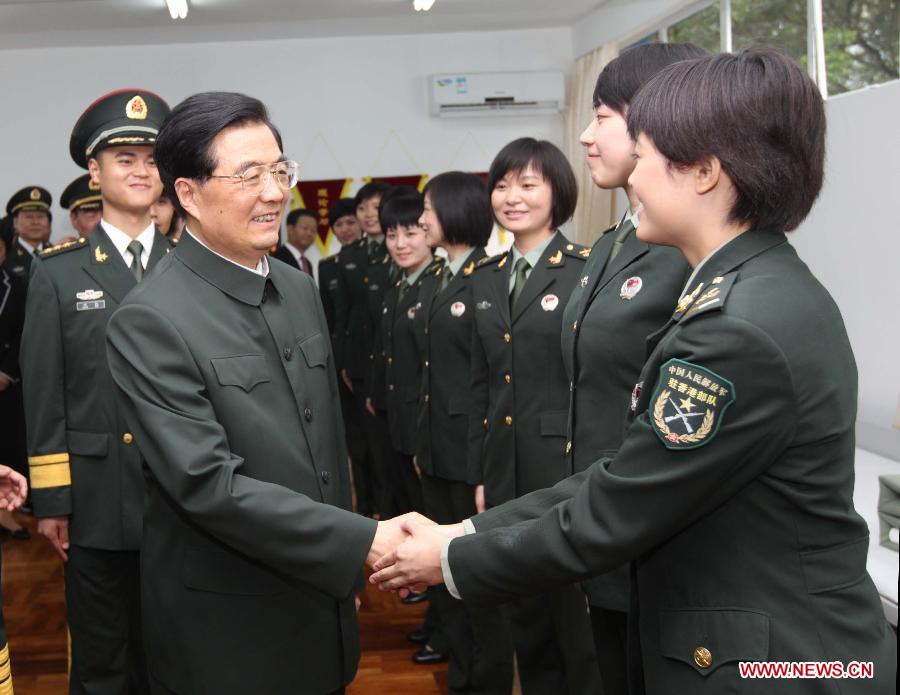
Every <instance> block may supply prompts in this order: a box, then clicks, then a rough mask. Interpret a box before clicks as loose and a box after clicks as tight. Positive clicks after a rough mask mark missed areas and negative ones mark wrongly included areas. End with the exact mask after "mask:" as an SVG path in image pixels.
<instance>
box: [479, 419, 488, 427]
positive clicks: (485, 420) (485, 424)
mask: <svg viewBox="0 0 900 695" xmlns="http://www.w3.org/2000/svg"><path fill="white" fill-rule="evenodd" d="M481 424H482V425H484V429H487V428H488V426H487V418H485V419H484V422H482V423H481Z"/></svg>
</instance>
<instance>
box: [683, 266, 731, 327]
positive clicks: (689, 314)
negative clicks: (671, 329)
mask: <svg viewBox="0 0 900 695" xmlns="http://www.w3.org/2000/svg"><path fill="white" fill-rule="evenodd" d="M736 279H737V271H735V272H732V273H727V274H726V275H720V276H718V277H715V278H713V279H712V281H711V282H710V283H709V284H708V285H707V286H705V287H700V288H699V290H700V291H699V292H697V294H696V295H695V296H696V299H694V300H693V301H692V302H691V303H690V304H688V305H687V307H686V308H685V309H684V310H683V315H682V316H681V321H685V320H687V319H690V318H693V317H694V316H698V315H699V314H705V313H707V312H710V311H719V310H721V309H722V307H723V306H725V298H726V297H727V296H728V293H729V292H730V291H731V287H732V285H734V281H735V280H736ZM694 291H697V290H696V288H695V290H694ZM678 313H679V312H678V311H677V310H676V315H677V314H678Z"/></svg>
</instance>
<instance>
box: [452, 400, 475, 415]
mask: <svg viewBox="0 0 900 695" xmlns="http://www.w3.org/2000/svg"><path fill="white" fill-rule="evenodd" d="M471 407H472V401H471V400H470V399H468V398H451V399H450V402H449V403H448V404H447V412H448V413H450V415H468V414H469V409H470V408H471Z"/></svg>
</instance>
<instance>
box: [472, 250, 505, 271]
mask: <svg viewBox="0 0 900 695" xmlns="http://www.w3.org/2000/svg"><path fill="white" fill-rule="evenodd" d="M501 258H506V253H505V252H504V253H498V254H496V255H494V256H485V257H484V258H482V259H481V260H479V261H478V262H477V263H476V264H475V268H483V267H484V266H486V265H490V264H491V263H496V262H497V261H499V260H500V259H501Z"/></svg>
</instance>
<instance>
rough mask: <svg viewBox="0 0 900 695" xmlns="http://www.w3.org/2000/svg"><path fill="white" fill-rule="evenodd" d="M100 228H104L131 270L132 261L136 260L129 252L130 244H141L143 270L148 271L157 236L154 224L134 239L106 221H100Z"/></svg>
mask: <svg viewBox="0 0 900 695" xmlns="http://www.w3.org/2000/svg"><path fill="white" fill-rule="evenodd" d="M100 226H101V227H103V231H104V232H106V236H108V237H109V240H110V241H111V242H112V243H113V246H115V247H116V251H118V252H119V255H120V256H122V260H124V261H125V265H127V266H128V267H129V268H130V267H131V261H132V259H133V258H134V256H132V254H131V251H129V250H128V244H130V243H131V242H132V241H139V242H141V246H143V250H142V251H141V261H140V262H141V268H143V269H144V270H147V263H148V261H149V260H150V251H151V250H152V249H153V239H154V238H155V236H156V227H155V226H154V224H153V222H150V225H149V226H148V227H147V229H145V230H144V231H143V232H141V233H140V234H138V235H137V236H136V237H135V238H134V239H132V238H131V237H130V236H128V235H127V234H126V233H125V232H123V231H122V230H121V229H119V228H117V227H114V226H113V225H111V224H110V223H109V222H107V221H106V220H103V219H101V220H100Z"/></svg>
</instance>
